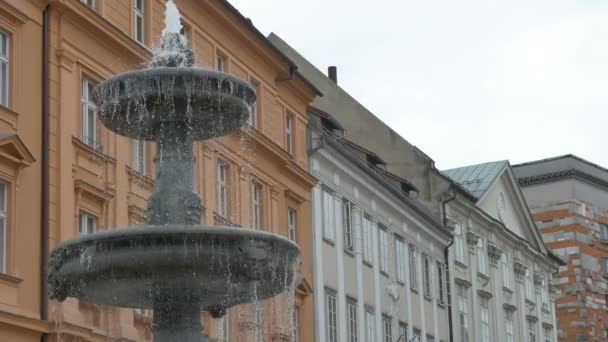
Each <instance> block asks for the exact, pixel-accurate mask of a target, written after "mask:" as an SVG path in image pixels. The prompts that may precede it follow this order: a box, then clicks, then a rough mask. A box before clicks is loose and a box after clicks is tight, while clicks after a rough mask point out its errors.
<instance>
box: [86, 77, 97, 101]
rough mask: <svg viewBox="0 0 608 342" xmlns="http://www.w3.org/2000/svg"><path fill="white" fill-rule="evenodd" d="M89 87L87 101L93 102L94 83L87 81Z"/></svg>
mask: <svg viewBox="0 0 608 342" xmlns="http://www.w3.org/2000/svg"><path fill="white" fill-rule="evenodd" d="M87 87H88V88H87V100H88V101H92V98H93V89H95V85H94V84H93V83H92V82H88V81H87Z"/></svg>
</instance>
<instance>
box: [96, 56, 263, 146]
mask: <svg viewBox="0 0 608 342" xmlns="http://www.w3.org/2000/svg"><path fill="white" fill-rule="evenodd" d="M93 99H94V101H95V103H96V104H97V106H98V111H99V116H100V119H101V121H102V122H103V124H104V125H105V126H106V127H108V128H109V129H110V130H112V131H114V132H115V133H118V134H120V135H123V136H127V137H130V138H134V139H144V140H154V141H158V140H159V139H160V136H161V134H162V131H163V128H172V127H183V128H185V129H186V131H187V133H188V134H189V136H190V137H191V138H192V139H195V140H205V139H210V138H214V137H219V136H223V135H226V134H229V133H230V132H232V131H234V130H236V129H238V128H239V127H242V126H243V125H244V124H245V122H246V121H247V119H248V117H249V112H250V108H251V106H252V105H254V103H255V99H256V94H255V91H254V90H253V88H252V87H251V86H250V85H249V83H247V82H245V81H242V80H240V79H238V78H236V77H234V76H231V75H228V74H225V73H223V72H217V71H212V70H206V69H200V68H192V67H173V66H165V67H155V68H148V69H141V70H136V71H132V72H128V73H124V74H121V75H118V76H115V77H112V78H110V79H108V80H106V81H104V82H102V83H100V84H99V85H98V86H97V87H96V88H95V90H94V93H93Z"/></svg>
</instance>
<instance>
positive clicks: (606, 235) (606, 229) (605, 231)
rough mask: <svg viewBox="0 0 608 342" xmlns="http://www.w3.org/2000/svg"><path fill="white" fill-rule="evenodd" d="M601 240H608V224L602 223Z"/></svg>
mask: <svg viewBox="0 0 608 342" xmlns="http://www.w3.org/2000/svg"><path fill="white" fill-rule="evenodd" d="M600 240H602V241H608V225H606V224H603V223H600Z"/></svg>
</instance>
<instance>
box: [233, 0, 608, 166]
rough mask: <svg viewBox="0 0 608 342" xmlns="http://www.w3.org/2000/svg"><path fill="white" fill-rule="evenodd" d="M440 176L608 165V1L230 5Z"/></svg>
mask: <svg viewBox="0 0 608 342" xmlns="http://www.w3.org/2000/svg"><path fill="white" fill-rule="evenodd" d="M230 2H231V3H232V4H233V5H234V6H235V7H237V8H238V9H239V10H240V11H241V12H242V13H243V14H244V15H245V16H247V17H249V18H251V19H252V21H253V23H254V24H255V25H256V26H257V27H258V28H259V29H260V30H261V31H262V32H263V33H265V34H269V33H270V32H275V33H277V34H278V35H279V36H280V37H282V38H283V39H284V40H286V41H287V42H288V43H289V44H290V45H291V46H293V47H294V48H295V49H296V50H298V51H299V52H300V53H301V54H302V55H304V56H305V57H306V58H307V59H308V60H309V61H311V62H312V63H313V64H314V65H315V66H317V68H319V69H320V70H322V71H326V70H327V66H329V65H337V66H338V78H339V83H340V85H341V87H342V88H344V89H345V90H346V91H348V92H349V93H350V94H351V95H352V96H353V97H354V98H356V99H357V100H358V101H359V102H360V103H361V104H363V105H364V106H366V107H367V108H368V109H370V110H371V111H372V112H373V113H375V114H376V115H377V116H379V117H380V118H381V119H382V120H384V121H385V122H386V123H388V124H389V125H390V126H391V127H393V129H395V130H396V131H397V132H398V133H400V134H401V135H402V136H403V137H404V138H405V139H407V140H408V141H410V142H411V143H412V144H414V145H416V146H418V147H419V148H420V149H421V150H423V151H424V152H426V153H427V154H428V155H430V156H431V157H432V158H433V159H434V160H435V162H436V163H437V166H438V168H440V169H446V168H451V167H457V166H463V165H469V164H474V163H481V162H486V161H494V160H501V159H509V160H511V163H513V164H514V163H520V162H525V161H530V160H536V159H542V158H548V157H553V156H557V155H562V154H568V153H573V154H577V155H578V156H580V157H583V158H586V159H589V160H590V161H592V162H595V163H598V164H600V165H603V166H606V167H608V141H607V140H608V137H607V134H606V133H605V132H606V129H607V128H608V127H607V126H608V125H607V124H608V1H603V0H572V1H565V0H508V1H505V0H501V1H496V0H460V1H453V0H424V1H413V0H375V1H362V0H307V1H290V0H230Z"/></svg>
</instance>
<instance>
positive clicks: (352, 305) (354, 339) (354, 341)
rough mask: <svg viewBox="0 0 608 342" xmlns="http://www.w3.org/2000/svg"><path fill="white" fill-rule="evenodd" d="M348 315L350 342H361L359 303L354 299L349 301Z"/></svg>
mask: <svg viewBox="0 0 608 342" xmlns="http://www.w3.org/2000/svg"><path fill="white" fill-rule="evenodd" d="M346 307H347V308H346V311H347V314H348V322H347V324H348V331H347V332H348V342H359V326H358V325H359V321H358V320H359V317H358V315H357V302H356V301H355V300H354V299H350V298H349V299H348V304H347V305H346Z"/></svg>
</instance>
